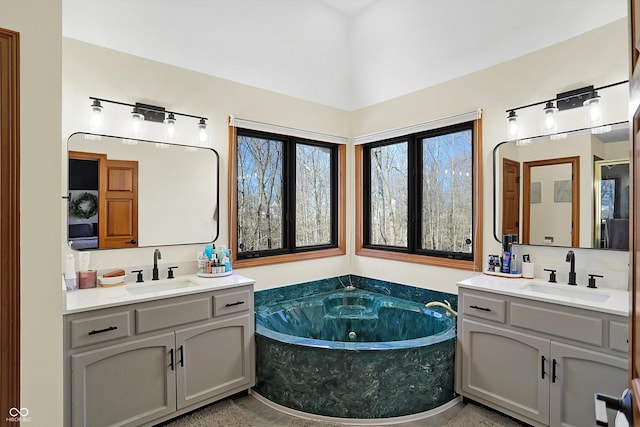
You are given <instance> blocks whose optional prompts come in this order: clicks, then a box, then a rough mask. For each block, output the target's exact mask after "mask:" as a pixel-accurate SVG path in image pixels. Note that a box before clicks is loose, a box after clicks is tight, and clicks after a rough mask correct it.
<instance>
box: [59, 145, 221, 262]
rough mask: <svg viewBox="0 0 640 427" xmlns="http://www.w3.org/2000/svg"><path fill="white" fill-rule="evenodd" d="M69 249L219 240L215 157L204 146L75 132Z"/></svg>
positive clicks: (71, 150) (71, 147)
mask: <svg viewBox="0 0 640 427" xmlns="http://www.w3.org/2000/svg"><path fill="white" fill-rule="evenodd" d="M67 147H68V159H69V180H68V182H69V186H68V196H69V210H68V215H67V224H68V243H69V245H70V246H71V248H72V249H76V250H97V249H112V248H132V247H146V246H164V245H178V244H196V243H210V242H213V241H215V240H216V239H217V237H218V231H219V224H218V201H219V192H218V191H219V189H218V178H219V157H218V153H217V152H216V151H215V150H213V149H211V148H207V147H192V146H185V145H176V144H167V143H158V142H153V141H143V140H135V139H130V138H127V139H123V138H120V137H114V136H106V135H93V134H86V133H75V134H73V135H71V136H70V137H69V140H68V141H67Z"/></svg>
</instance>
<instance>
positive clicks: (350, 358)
mask: <svg viewBox="0 0 640 427" xmlns="http://www.w3.org/2000/svg"><path fill="white" fill-rule="evenodd" d="M436 310H439V309H433V310H432V309H428V308H425V306H424V304H421V303H416V302H412V301H406V300H402V299H398V298H394V297H390V296H386V295H382V294H377V293H374V292H369V291H363V290H357V289H356V290H339V291H333V292H325V293H321V294H317V295H313V296H310V297H303V298H299V299H295V300H289V301H284V302H280V303H276V304H273V305H269V306H260V307H256V365H257V366H256V371H257V384H256V388H255V390H256V392H258V393H259V394H260V395H262V396H263V397H265V398H267V399H269V400H271V401H272V402H275V403H278V404H280V405H282V406H285V407H288V408H291V409H295V410H298V411H303V412H307V413H312V414H318V415H324V416H331V417H340V418H359V419H371V418H390V417H398V416H404V415H410V414H416V413H420V412H424V411H428V410H430V409H433V408H436V407H438V406H440V405H442V404H444V403H446V402H449V401H450V400H452V399H453V398H454V396H455V394H454V385H453V375H454V351H455V336H456V331H455V319H454V318H452V317H450V316H448V315H446V314H445V313H444V312H443V311H436Z"/></svg>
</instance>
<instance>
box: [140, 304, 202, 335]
mask: <svg viewBox="0 0 640 427" xmlns="http://www.w3.org/2000/svg"><path fill="white" fill-rule="evenodd" d="M210 301H211V300H210V299H209V298H200V299H197V300H193V301H185V302H178V303H173V304H166V305H160V306H155V307H149V308H139V309H136V332H137V333H139V334H141V333H144V332H149V331H157V330H158V329H164V328H170V327H172V326H177V325H184V324H185V323H191V322H198V321H200V320H206V319H208V318H210V317H211V302H210Z"/></svg>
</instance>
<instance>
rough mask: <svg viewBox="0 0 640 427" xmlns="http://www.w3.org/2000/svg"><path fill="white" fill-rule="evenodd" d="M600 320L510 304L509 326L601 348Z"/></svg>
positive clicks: (601, 329) (601, 330)
mask: <svg viewBox="0 0 640 427" xmlns="http://www.w3.org/2000/svg"><path fill="white" fill-rule="evenodd" d="M602 323H603V322H602V319H597V318H593V317H587V316H581V315H579V314H574V313H566V312H562V311H557V310H550V309H547V308H542V307H531V306H529V305H523V304H518V303H511V325H513V326H517V327H519V328H524V329H529V330H531V331H536V332H542V333H546V334H550V335H555V336H557V337H562V338H567V339H570V340H574V341H579V342H583V343H587V344H593V345H596V346H598V347H601V346H602V335H603V334H602V332H603V329H604V328H603V325H602Z"/></svg>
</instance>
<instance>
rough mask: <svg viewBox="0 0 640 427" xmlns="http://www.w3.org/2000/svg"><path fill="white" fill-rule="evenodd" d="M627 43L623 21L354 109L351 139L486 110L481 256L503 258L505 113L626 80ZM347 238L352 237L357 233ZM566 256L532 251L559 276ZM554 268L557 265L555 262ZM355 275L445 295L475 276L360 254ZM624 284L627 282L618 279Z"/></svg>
mask: <svg viewBox="0 0 640 427" xmlns="http://www.w3.org/2000/svg"><path fill="white" fill-rule="evenodd" d="M626 40H627V23H626V20H625V19H622V20H619V21H616V22H614V23H612V24H609V25H606V26H604V27H601V28H599V29H596V30H594V31H591V32H589V33H586V34H584V35H581V36H578V37H575V38H573V39H570V40H568V41H566V42H563V43H559V44H557V45H553V46H551V47H549V48H546V49H543V50H540V51H537V52H534V53H532V54H528V55H524V56H522V57H520V58H516V59H514V60H511V61H508V62H505V63H503V64H499V65H496V66H493V67H490V68H487V69H484V70H481V71H479V72H476V73H473V74H470V75H467V76H464V77H461V78H458V79H455V80H451V81H449V82H446V83H443V84H440V85H438V86H435V87H431V88H426V89H424V90H421V91H417V92H414V93H411V94H408V95H406V96H402V97H400V98H397V99H393V100H390V101H387V102H384V103H381V104H378V105H374V106H372V107H369V108H364V109H362V110H359V111H356V112H354V113H353V114H352V115H351V127H352V134H353V135H354V136H358V135H365V134H368V133H372V132H376V131H380V130H384V129H390V128H395V127H401V126H407V125H410V124H414V123H420V122H424V121H427V120H429V119H435V118H438V117H444V116H448V115H452V114H456V113H460V112H464V111H470V110H473V109H475V108H482V110H483V140H484V141H483V142H484V144H483V157H484V164H483V168H484V189H483V190H484V197H483V203H484V212H483V215H484V221H483V226H484V239H483V240H484V241H483V252H484V254H485V255H486V254H489V253H498V250H499V248H500V247H499V245H498V243H497V242H496V241H495V239H494V238H493V210H492V209H493V207H492V198H493V192H492V191H493V188H492V186H493V178H492V155H493V153H492V151H493V148H494V147H495V146H496V145H497V144H498V143H499V142H501V141H503V140H504V139H505V121H506V120H505V119H506V112H505V110H507V109H508V108H515V107H518V106H522V105H527V104H530V103H534V102H539V101H542V100H545V99H550V98H554V97H555V94H556V93H559V92H564V91H567V90H571V89H575V88H579V87H583V86H586V85H590V84H593V85H594V86H596V87H599V86H604V85H607V84H610V83H614V82H618V81H622V80H626V79H627V78H628V59H627V56H628V51H627V41H626ZM626 109H627V103H625V102H622V103H621V105H619V106H618V108H617V109H616V111H615V116H617V119H618V120H626V119H627V114H628V113H627V111H626ZM541 110H542V108H540V111H541ZM610 117H611V118H612V119H613V118H614V117H613V116H610ZM525 132H528V133H525V134H524V135H529V136H533V135H538V134H539V133H540V132H539V127H538V126H533V127H529V128H528V129H526V130H525ZM524 135H523V136H524ZM348 235H350V236H351V237H353V235H352V234H348ZM563 251H564V252H563ZM532 252H533V251H532ZM565 252H566V250H564V249H558V248H555V249H554V248H538V249H536V250H535V253H536V255H537V256H538V260H539V261H541V262H540V263H539V265H540V266H541V265H543V264H547V265H553V266H554V267H557V268H560V269H561V271H562V270H563V269H564V265H563V264H566V263H564V262H562V261H564V253H565ZM582 252H583V251H581V250H578V251H577V257H576V259H577V262H578V264H582V262H583V260H586V259H590V260H593V261H594V262H593V263H592V264H590V266H591V267H592V268H593V269H597V268H603V269H612V270H613V269H615V268H616V266H618V269H623V270H624V269H626V268H627V267H626V266H627V260H628V259H627V258H628V256H627V255H626V254H625V253H620V252H618V253H611V252H605V251H592V252H591V254H589V253H586V254H584V255H582ZM599 252H602V253H601V254H599V255H598V256H595V257H594V256H592V254H593V253H599ZM556 263H557V264H558V266H556V265H555V264H556ZM539 265H537V266H536V267H538V266H539ZM351 272H352V273H354V274H360V275H365V276H374V277H377V278H380V279H385V280H394V281H398V282H400V283H408V284H412V285H416V286H423V287H428V288H432V289H441V290H445V291H448V292H456V287H455V283H456V281H457V280H458V279H462V278H465V277H468V276H469V275H470V274H471V273H470V272H468V271H459V270H452V269H447V268H439V267H429V266H422V265H415V264H410V263H402V262H395V261H385V260H379V259H372V258H365V257H358V256H355V257H353V260H352V264H351ZM622 273H623V274H622V275H620V276H619V275H616V274H611V275H609V276H610V277H611V280H615V281H616V284H617V285H621V284H623V285H624V286H626V280H624V278H625V277H626V276H625V274H626V270H625V271H623V272H622ZM541 277H542V276H541ZM585 277H586V276H585ZM621 278H623V279H621ZM581 279H582V277H580V276H579V277H578V280H581ZM621 280H624V281H623V282H621Z"/></svg>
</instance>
